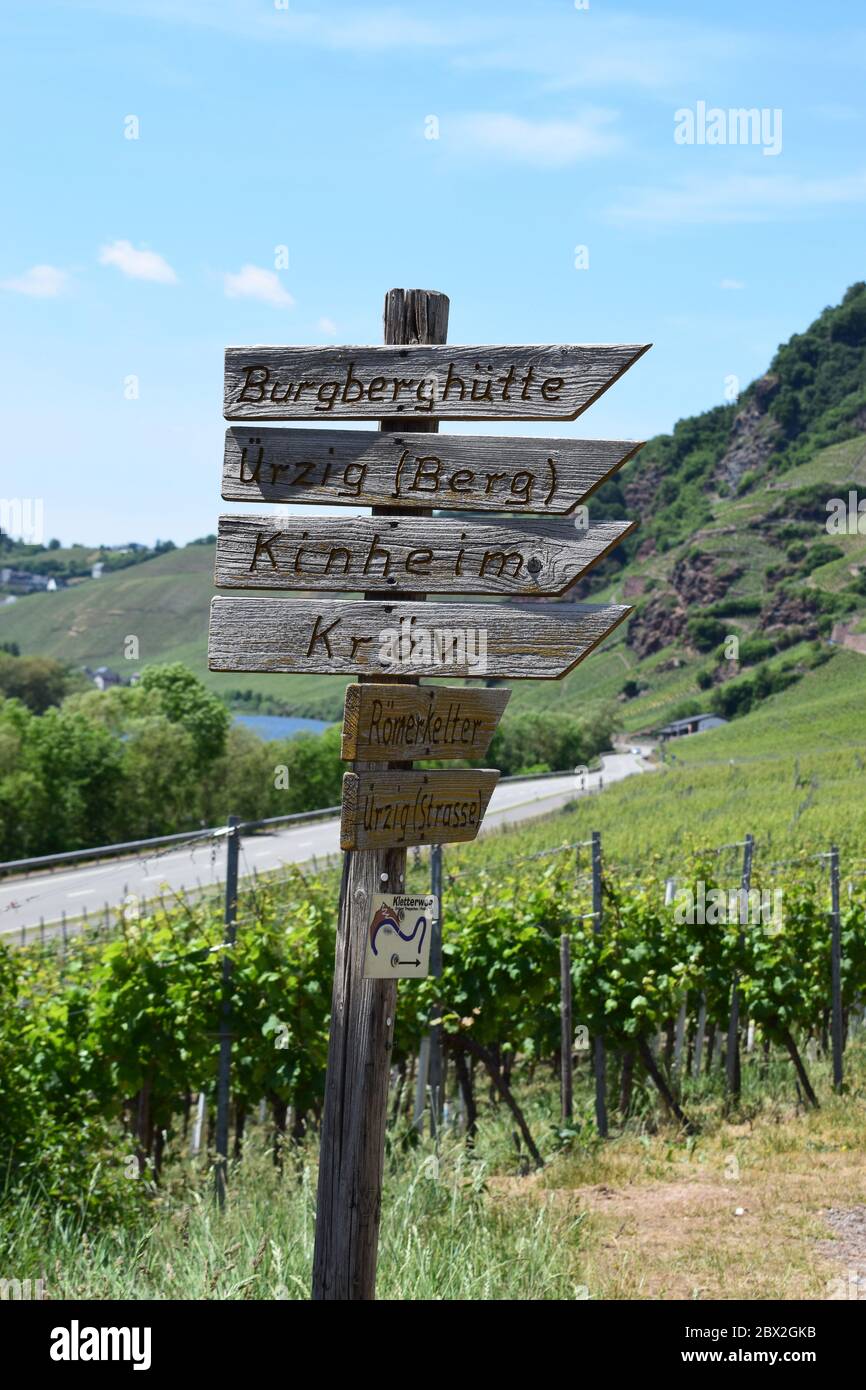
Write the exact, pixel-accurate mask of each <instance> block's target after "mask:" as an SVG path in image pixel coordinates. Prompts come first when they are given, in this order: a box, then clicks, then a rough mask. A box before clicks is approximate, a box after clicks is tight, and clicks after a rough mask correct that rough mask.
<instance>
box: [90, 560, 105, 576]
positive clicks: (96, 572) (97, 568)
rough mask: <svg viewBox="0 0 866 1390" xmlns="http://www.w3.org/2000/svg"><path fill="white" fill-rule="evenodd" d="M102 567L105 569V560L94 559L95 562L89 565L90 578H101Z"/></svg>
mask: <svg viewBox="0 0 866 1390" xmlns="http://www.w3.org/2000/svg"><path fill="white" fill-rule="evenodd" d="M104 569H105V561H104V560H97V561H96V564H95V565H91V567H90V578H91V579H101V578H102V571H103V570H104Z"/></svg>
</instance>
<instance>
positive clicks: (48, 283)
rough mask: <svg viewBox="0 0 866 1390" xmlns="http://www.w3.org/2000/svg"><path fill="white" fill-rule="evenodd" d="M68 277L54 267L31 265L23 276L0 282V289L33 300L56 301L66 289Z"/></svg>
mask: <svg viewBox="0 0 866 1390" xmlns="http://www.w3.org/2000/svg"><path fill="white" fill-rule="evenodd" d="M68 279H69V276H68V275H67V273H66V271H65V270H58V268H57V266H56V265H33V266H31V267H30V269H29V270H25V272H24V274H23V275H13V276H12V277H11V278H10V279H9V280H2V281H0V289H4V290H14V291H15V293H16V294H29V295H30V296H31V297H32V298H33V299H56V297H57V295H59V294H62V293H63V291H64V289H65V288H66V284H67V281H68Z"/></svg>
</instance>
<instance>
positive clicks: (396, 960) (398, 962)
mask: <svg viewBox="0 0 866 1390" xmlns="http://www.w3.org/2000/svg"><path fill="white" fill-rule="evenodd" d="M420 964H421V962H420V960H400V959H399V958H398V956H397V955H396V954H395V955H393V956H392V957H391V965H392V966H395V965H420Z"/></svg>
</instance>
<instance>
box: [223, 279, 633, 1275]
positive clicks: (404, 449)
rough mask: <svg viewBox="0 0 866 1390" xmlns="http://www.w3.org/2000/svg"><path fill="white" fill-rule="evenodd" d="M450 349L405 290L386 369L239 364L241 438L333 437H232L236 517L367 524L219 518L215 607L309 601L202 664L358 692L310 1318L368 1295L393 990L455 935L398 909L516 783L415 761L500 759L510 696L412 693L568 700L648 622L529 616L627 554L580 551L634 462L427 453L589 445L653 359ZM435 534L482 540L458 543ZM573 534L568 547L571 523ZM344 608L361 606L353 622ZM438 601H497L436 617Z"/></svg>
mask: <svg viewBox="0 0 866 1390" xmlns="http://www.w3.org/2000/svg"><path fill="white" fill-rule="evenodd" d="M447 325H448V300H447V298H446V297H445V296H444V295H440V294H436V293H434V292H432V291H425V290H407V291H404V290H391V291H390V292H389V294H388V295H387V296H386V300H385V345H384V346H382V347H335V348H330V347H329V348H312V347H309V348H308V347H243V348H228V349H227V350H226V370H225V415H226V418H227V419H229V420H242V421H253V422H258V421H260V420H264V421H268V420H271V421H273V420H315V421H317V422H319V428H315V429H287V430H283V429H271V428H263V427H262V426H260V425H259V424H258V423H253V424H245V425H243V426H233V427H231V428H230V429H229V430H228V431H227V434H226V443H225V456H224V465H223V482H222V495H223V497H224V498H225V499H226V500H228V501H232V502H249V503H253V504H257V505H258V506H260V507H261V505H262V504H263V503H264V504H272V503H292V502H298V503H303V504H311V503H318V504H327V505H334V504H336V505H338V506H347V507H354V508H356V509H357V508H361V507H371V508H372V515H371V516H369V517H368V516H364V517H357V516H353V517H350V518H346V519H345V520H341V519H339V518H334V517H333V516H325V517H310V516H301V517H298V516H294V517H292V516H288V517H281V516H271V515H255V514H251V515H246V516H225V517H222V518H221V519H220V524H219V540H218V545H217V562H216V582H217V584H218V585H220V586H221V587H224V588H227V589H231V588H244V589H250V588H254V589H262V590H265V591H271V590H280V589H281V590H289V591H292V590H296V591H301V592H309V593H312V594H314V595H316V596H315V597H313V598H294V597H275V596H273V595H272V594H270V592H268V593H267V594H266V595H265V596H263V597H252V598H251V597H247V596H240V595H235V596H228V597H220V598H215V599H214V600H213V603H212V606H211V620H210V638H209V647H208V654H209V664H210V667H211V669H212V670H214V671H273V672H293V673H309V674H317V675H321V674H323V673H328V674H333V675H347V676H357V677H358V678H359V680H358V683H357V684H352V685H350V686H349V687H348V689H347V692H346V704H345V718H344V724H343V741H342V750H341V751H342V757H343V758H344V759H345V760H347V761H349V762H351V763H352V764H353V767H352V770H351V771H349V772H347V773H346V774H345V777H344V785H343V810H342V820H341V830H340V840H341V845H342V847H343V849H344V850H345V851H346V854H345V858H344V862H343V877H342V884H341V890H340V906H339V924H338V931H337V951H336V961H335V970H334V991H333V999H332V1007H331V1031H330V1038H329V1046H328V1069H327V1077H326V1082H325V1100H324V1107H323V1112H322V1131H321V1148H320V1162H319V1184H318V1201H317V1214H316V1242H315V1253H314V1268H313V1297H314V1298H316V1299H327V1300H334V1299H369V1298H372V1297H374V1294H375V1274H376V1257H377V1249H378V1236H379V1214H380V1205H381V1191H382V1165H383V1155H384V1142H385V1121H386V1113H387V1094H388V1080H389V1070H390V1066H389V1060H390V1055H391V1048H392V1042H393V1035H394V1019H395V1011H396V1000H397V995H396V989H397V986H396V981H397V978H419V977H420V976H421V975H422V974H424V973H426V971H427V953H428V952H429V945H430V936H431V935H432V934H433V933H432V926H433V925H438V920H437V919H438V910H439V909H438V905H437V904H436V902H435V898H429V899H428V898H423V899H422V898H413V897H411V896H409V895H407V894H406V892H405V870H406V846H407V845H423V844H431V845H439V844H443V843H452V842H460V841H467V840H472V839H474V838H475V836H476V835H477V834H478V830H479V827H480V825H481V822H482V820H483V817H484V813H485V811H486V808H487V805H488V802H489V800H490V797H491V795H492V792H493V789H494V787H495V785H496V782H497V780H498V777H499V773H498V772H497V771H495V770H493V769H476V768H465V767H464V768H458V769H444V768H443V769H435V770H420V769H413V768H412V761H413V759H416V758H420V759H424V760H444V759H462V760H467V761H468V760H474V759H477V758H480V757H483V756H484V754H485V752H486V750H487V748H488V746H489V744H490V741H491V739H492V737H493V734H494V732H495V729H496V725H497V723H498V721H499V718H500V717H501V714H502V711H503V709H504V708H505V705H506V703H507V701H508V698H509V693H510V692H508V691H507V690H499V689H468V688H465V687H461V686H441V685H437V686H427V687H420V686H419V684H418V681H419V679H420V678H422V677H432V678H437V677H454V678H463V679H466V678H484V677H487V676H496V677H499V676H515V677H518V678H526V679H535V680H538V679H557V678H559V677H561V676H564V675H565V674H567V672H569V671H570V670H572V669H573V667H575V666H576V665H577V663H578V662H579V661H581V660H583V658H584V657H585V656H587V655H588V654H589V652H591V651H592V649H593V648H594V647H596V646H597V645H598V644H599V643H600V642H602V641H603V640H604V639H605V638H606V637H607V636H608V635H609V634H610V633H611V632H612V631H613V630H614V628H615V627H616V626H617V625H618V623H620V622H621V621H622V620H623V618H625V617H626V616H627V615H628V613H629V612H630V611H631V610H630V609H629V608H628V607H624V606H621V605H618V604H575V603H570V602H549V603H543V602H538V601H537V600H538V598H540V597H544V596H546V597H548V598H553V597H555V596H557V595H560V594H562V593H564V592H565V591H566V590H567V589H569V588H570V586H571V585H572V584H573V583H574V582H575V580H577V579H578V578H580V576H581V575H583V574H585V573H586V572H587V570H589V569H590V568H591V567H592V565H594V564H596V563H597V562H598V561H599V560H601V559H602V558H603V557H604V556H605V555H606V554H607V553H608V551H609V550H610V549H611V548H612V547H613V546H614V545H616V544H617V543H618V542H619V541H620V540H622V539H623V537H624V536H625V535H627V534H628V532H629V531H630V530H631V529H632V528H631V525H630V524H629V523H628V522H619V521H606V522H599V523H597V524H594V525H587V522H586V517H585V509H584V508H582V503H583V502H584V500H585V499H586V498H587V497H588V496H589V495H590V494H591V493H592V492H593V491H594V489H595V488H597V487H598V486H599V485H600V484H601V483H602V482H604V480H605V479H606V478H608V477H610V475H611V474H612V473H614V472H615V471H616V469H617V468H619V467H620V466H621V465H622V464H623V463H624V462H625V461H626V459H628V458H630V457H632V455H633V454H634V453H635V452H636V451H637V450H638V449H639V448H640V447H641V446H640V444H639V443H633V442H632V443H629V442H624V441H612V442H608V441H602V440H572V439H542V438H514V437H511V436H505V437H496V436H474V435H456V434H455V435H449V436H445V437H439V436H438V435H437V434H436V432H437V431H438V428H439V421H440V420H499V421H511V420H573V419H575V418H576V416H577V415H579V414H580V413H581V412H582V411H583V410H585V409H586V408H587V406H589V405H591V404H592V402H593V401H594V400H596V399H597V398H598V397H599V396H600V395H601V394H602V392H604V391H606V390H607V389H608V387H609V386H611V385H612V384H613V382H614V381H616V380H617V379H618V378H619V377H620V376H621V375H622V374H623V372H625V371H627V370H628V368H629V367H630V366H631V365H632V364H633V363H634V362H635V361H637V359H638V358H639V357H640V356H642V354H643V353H644V352H645V351H646V350H647V346H648V345H647V344H638V345H631V346H628V345H627V346H622V345H582V346H580V345H577V346H575V345H568V346H537V347H502V346H483V347H460V346H446V345H445V339H446V336H447ZM332 420H340V421H343V420H376V421H378V422H379V431H378V432H376V431H372V430H343V429H337V430H334V429H328V428H322V427H321V426H322V425H327V424H329V423H330V422H331V421H332ZM431 436H432V437H431ZM434 508H435V509H437V510H438V511H439V512H440V513H443V512H447V513H454V512H456V513H458V514H459V513H461V512H475V513H480V514H483V515H482V516H481V517H480V518H479V519H477V520H473V519H471V518H468V517H467V518H466V520H465V521H464V520H463V519H462V518H461V517H460V516H459V515H458V516H457V517H454V516H451V515H439V516H434V515H433V509H434ZM578 508H580V509H581V510H580V511H577V510H576V509H578ZM581 511H582V512H583V513H584V514H583V515H581ZM491 513H493V514H500V515H490V514H491ZM570 513H574V517H575V520H574V524H572V523H571V521H565V520H563V518H566V517H568V516H569V514H570ZM502 514H504V515H502ZM533 517H535V518H538V520H535V521H533V520H532V518H533ZM524 518H526V519H524ZM352 592H355V593H360V594H362V595H363V597H362V598H360V599H350V598H346V597H343V595H345V594H347V593H352ZM430 593H433V594H442V595H448V596H452V595H453V596H458V595H467V594H468V595H475V596H478V597H479V598H481V599H482V601H481V602H469V603H467V602H463V601H456V602H451V601H449V602H436V603H428V602H427V601H426V596H427V594H430ZM485 596H486V597H489V598H490V599H495V598H497V597H500V598H501V597H504V598H510V599H512V600H517V601H516V602H514V601H512V602H509V603H507V604H501V603H496V602H490V601H485ZM407 914H408V916H407ZM410 919H411V920H410ZM428 919H429V924H430V926H431V931H430V932H429V933H428ZM386 937H387V938H388V941H387V945H386V946H383V949H382V950H381V951H380V950H379V948H378V944H377V945H376V948H375V949H374V946H373V943H374V942H375V943H378V942H380V941H381V942H383V943H385V941H386ZM437 939H438V938H437ZM416 945H417V947H418V949H417V950H415V949H414V947H415V946H416ZM434 954H435V959H434V962H433V970H434V974H435V973H437V972H438V970H439V969H441V962H440V960H439V951H438V947H437V949H436V951H435V953H434Z"/></svg>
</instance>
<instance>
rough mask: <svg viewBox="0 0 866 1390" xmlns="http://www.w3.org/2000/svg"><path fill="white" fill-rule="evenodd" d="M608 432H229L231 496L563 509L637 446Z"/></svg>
mask: <svg viewBox="0 0 866 1390" xmlns="http://www.w3.org/2000/svg"><path fill="white" fill-rule="evenodd" d="M640 447H641V445H640V443H635V442H633V441H629V440H605V439H585V440H581V439H535V438H532V437H531V436H521V435H515V436H510V435H506V436H502V435H499V436H497V435H477V436H475V435H457V434H455V435H438V436H436V437H435V439H434V438H432V437H431V436H430V435H421V436H418V437H416V438H415V439H413V438H412V436H411V435H409V434H406V435H405V436H403V435H394V434H386V433H376V432H374V431H372V430H313V429H293V430H279V429H259V430H256V431H255V433H251V432H250V431H249V429H241V428H239V427H237V426H235V427H233V428H231V429H229V430H228V431H227V432H226V439H225V460H224V465H223V487H222V495H223V497H224V498H225V499H226V501H229V502H322V503H325V502H327V503H329V504H331V505H336V506H354V505H360V506H376V505H377V504H380V503H381V504H385V505H388V504H392V505H393V504H394V503H395V502H398V501H399V502H401V503H402V504H403V505H404V506H406V507H430V506H438V507H443V508H448V509H449V510H455V511H513V512H527V513H532V512H535V513H540V514H544V513H551V514H555V515H564V514H565V513H566V512H569V511H571V510H572V509H573V508H574V507H575V506H576V505H577V504H578V503H579V502H581V501H583V500H584V499H585V498H587V497H588V496H589V495H590V493H591V492H592V491H593V490H594V489H595V488H596V487H598V485H599V484H600V483H601V482H603V481H604V480H605V479H606V478H608V477H610V476H611V474H612V473H614V472H615V471H616V470H617V469H618V468H620V467H621V466H622V464H623V463H625V462H626V461H627V460H628V459H630V458H632V457H633V456H634V454H635V453H636V452H637V451H638V449H640Z"/></svg>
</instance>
